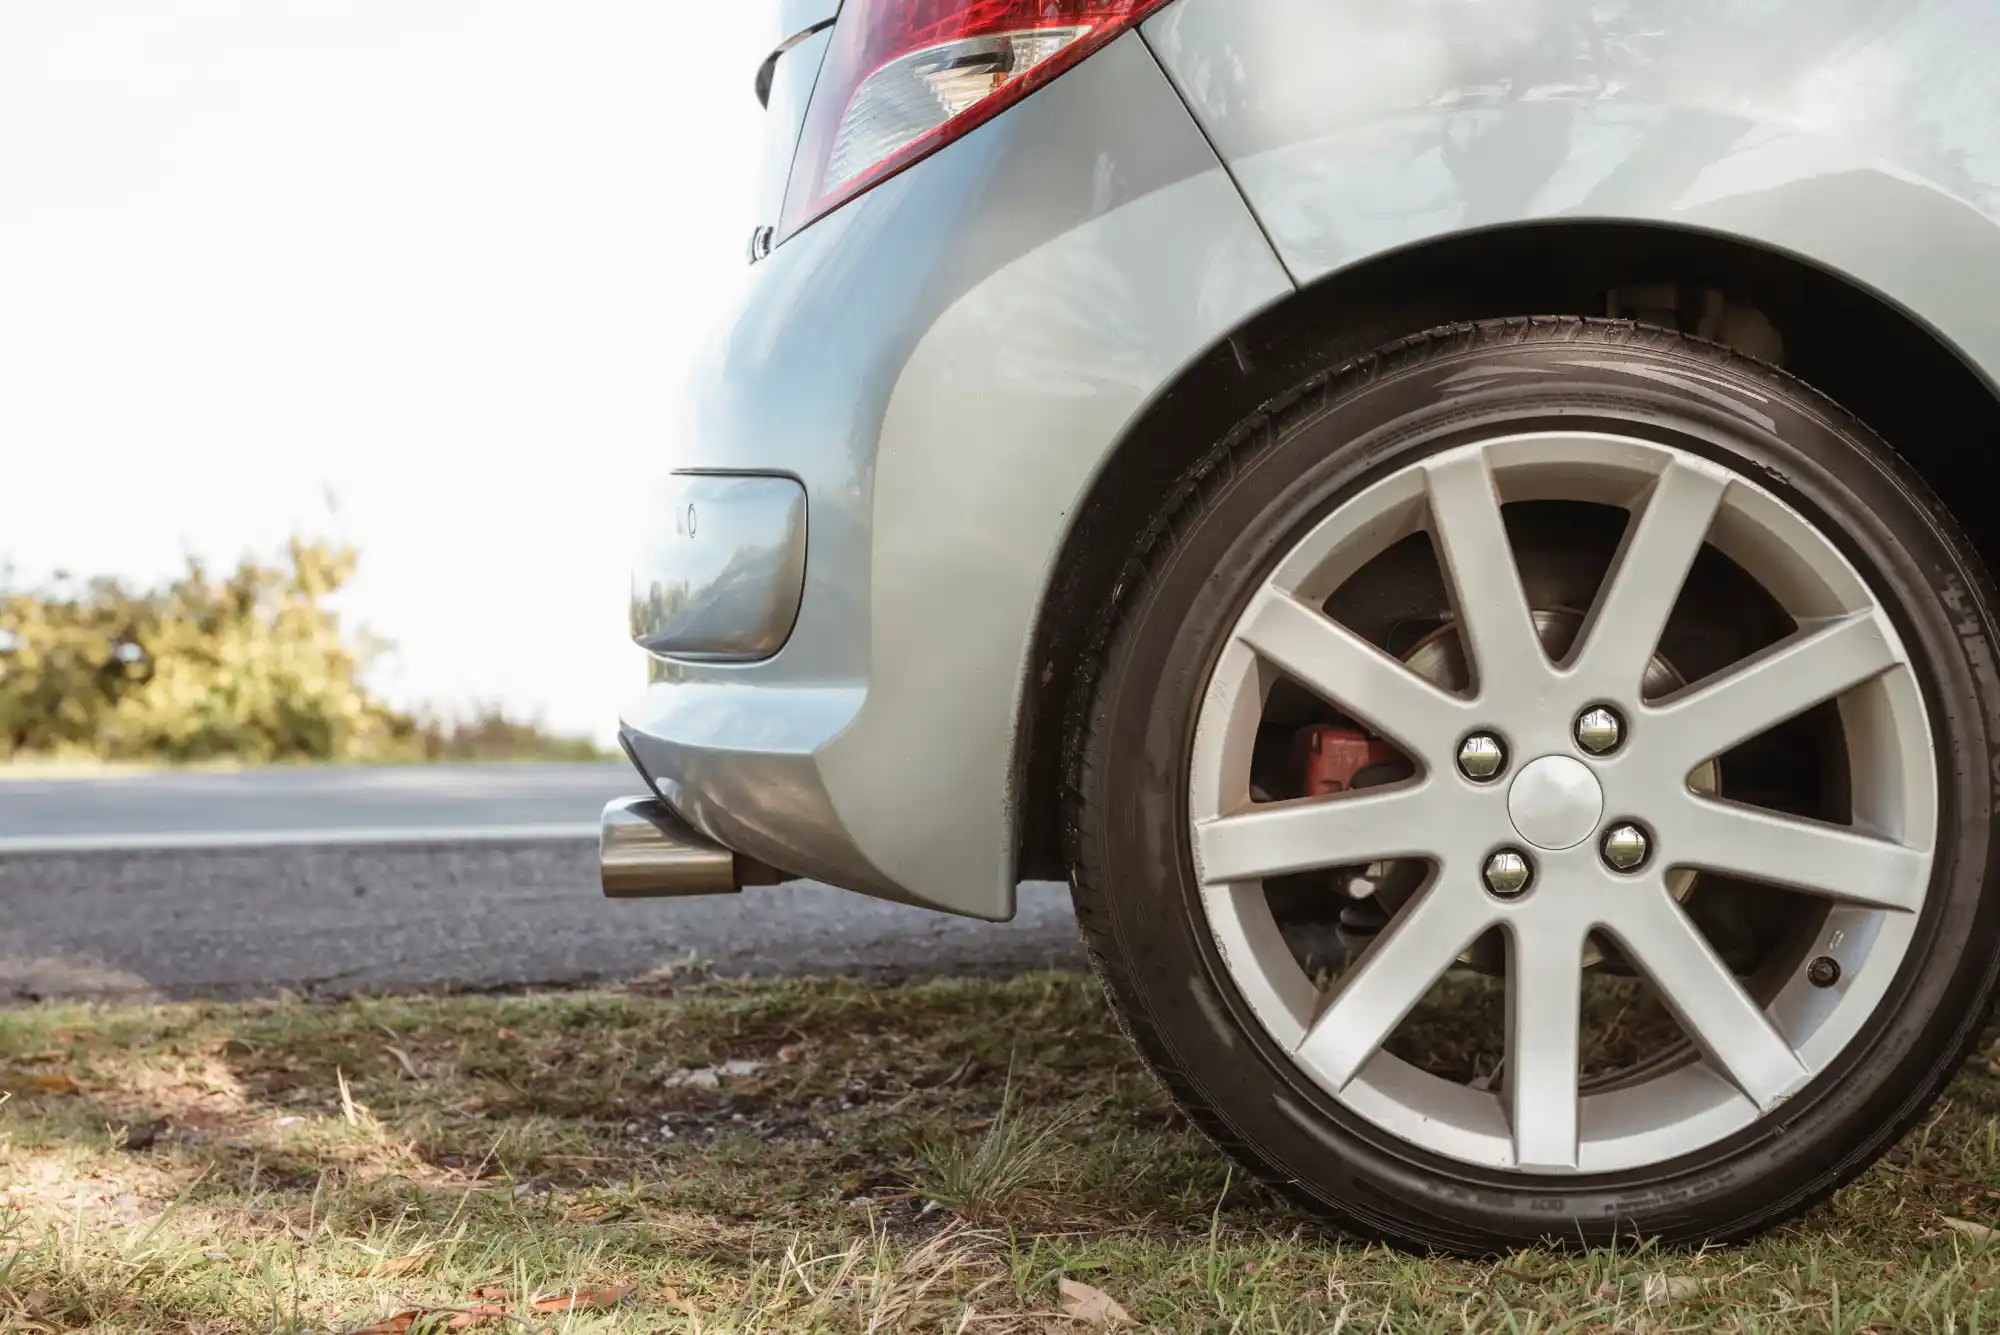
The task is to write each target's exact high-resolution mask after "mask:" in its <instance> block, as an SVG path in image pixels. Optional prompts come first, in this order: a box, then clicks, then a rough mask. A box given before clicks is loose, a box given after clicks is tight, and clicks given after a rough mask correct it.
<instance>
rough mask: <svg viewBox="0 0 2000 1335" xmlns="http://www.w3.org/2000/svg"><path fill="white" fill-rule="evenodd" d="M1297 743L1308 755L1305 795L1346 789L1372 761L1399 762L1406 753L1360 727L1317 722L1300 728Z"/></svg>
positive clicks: (1321, 794) (1312, 795) (1320, 795)
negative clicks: (1378, 739) (1373, 736)
mask: <svg viewBox="0 0 2000 1335" xmlns="http://www.w3.org/2000/svg"><path fill="white" fill-rule="evenodd" d="M1295 745H1296V746H1298V747H1299V749H1300V750H1301V751H1302V752H1303V753H1304V756H1305V765H1304V770H1305V796H1307V797H1325V796H1326V795H1327V794H1329V793H1344V792H1346V791H1347V790H1348V789H1350V788H1352V787H1353V786H1354V778H1355V776H1356V775H1358V774H1360V773H1361V771H1363V770H1365V769H1367V768H1368V767H1369V766H1371V765H1395V764H1397V763H1398V762H1400V761H1401V760H1402V759H1403V753H1402V752H1401V751H1398V750H1397V749H1396V748H1395V747H1393V746H1391V745H1390V744H1389V743H1387V742H1383V741H1377V740H1376V739H1374V738H1372V737H1370V736H1369V735H1368V734H1367V733H1365V732H1362V731H1361V730H1360V729H1358V728H1336V727H1333V726H1331V725H1330V724H1324V723H1321V724H1315V725H1314V726H1313V727H1310V728H1302V729H1300V731H1299V735H1298V740H1297V742H1296V743H1295Z"/></svg>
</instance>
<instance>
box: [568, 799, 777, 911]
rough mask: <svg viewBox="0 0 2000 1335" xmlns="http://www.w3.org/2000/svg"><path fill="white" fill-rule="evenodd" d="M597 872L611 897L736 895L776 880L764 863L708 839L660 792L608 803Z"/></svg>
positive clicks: (601, 826) (599, 839) (599, 837)
mask: <svg viewBox="0 0 2000 1335" xmlns="http://www.w3.org/2000/svg"><path fill="white" fill-rule="evenodd" d="M597 871H598V878H599V880H600V881H601V882H602V883H603V886H604V894H605V897H606V898H608V899H671V898H677V897H680V896H683V895H733V894H735V893H736V892H737V891H739V890H741V889H742V888H743V887H744V886H746V885H775V884H777V882H778V880H779V877H778V875H777V874H776V873H775V872H773V871H772V870H771V869H770V868H768V867H766V866H764V865H763V864H762V863H759V862H754V861H752V860H751V859H749V858H746V857H743V856H741V855H740V854H737V853H733V852H731V851H730V850H729V849H726V848H724V847H723V846H722V845H721V844H718V843H716V842H714V841H713V840H710V839H707V838H704V837H703V836H701V835H699V834H697V833H695V831H694V830H693V829H692V828H691V827H690V826H689V825H688V823H687V822H686V821H684V820H682V819H681V818H680V817H679V816H678V815H676V814H674V812H673V810H672V808H670V807H668V806H667V804H666V803H664V802H662V801H660V799H658V798H657V797H621V798H619V799H618V800H616V801H615V802H611V803H609V804H608V805H606V807H605V808H604V816H603V819H602V820H601V821H600V822H599V824H598V830H597Z"/></svg>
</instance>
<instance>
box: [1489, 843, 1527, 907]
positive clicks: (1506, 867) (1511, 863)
mask: <svg viewBox="0 0 2000 1335" xmlns="http://www.w3.org/2000/svg"><path fill="white" fill-rule="evenodd" d="M1534 874H1535V871H1534V868H1533V867H1530V866H1529V865H1528V859H1527V858H1526V857H1525V856H1524V855H1522V854H1520V853H1516V852H1515V851H1514V850H1513V849H1511V848H1503V849H1501V850H1500V851H1499V852H1498V853H1495V854H1494V855H1493V856H1492V857H1490V858H1488V859H1486V888H1487V889H1488V890H1491V891H1492V892H1493V893H1494V894H1496V895H1498V896H1500V898H1502V899H1512V898H1514V896H1516V895H1518V894H1520V893H1521V892H1522V891H1523V890H1526V889H1527V888H1528V882H1529V881H1530V880H1532V879H1533V878H1534Z"/></svg>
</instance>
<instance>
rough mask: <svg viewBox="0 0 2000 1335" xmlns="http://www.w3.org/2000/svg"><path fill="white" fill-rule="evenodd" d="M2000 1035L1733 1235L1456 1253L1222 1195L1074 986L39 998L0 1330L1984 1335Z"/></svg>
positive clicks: (15, 1123) (17, 1042) (1238, 1186)
mask: <svg viewBox="0 0 2000 1335" xmlns="http://www.w3.org/2000/svg"><path fill="white" fill-rule="evenodd" d="M1996 1060H2000V1049H1996V1048H1993V1047H1989V1049H1988V1051H1987V1052H1986V1054H1984V1055H1983V1056H1981V1057H1980V1058H1977V1059H1975V1061H1974V1063H1973V1064H1972V1066H1971V1067H1970V1068H1968V1071H1967V1073H1966V1074H1965V1075H1964V1076H1962V1077H1961V1078H1960V1079H1959V1081H1958V1082H1957V1083H1956V1084H1955V1085H1954V1086H1953V1088H1952V1090H1951V1093H1950V1096H1949V1099H1948V1101H1947V1102H1946V1103H1945V1104H1944V1105H1943V1106H1942V1107H1941V1108H1940V1110H1939V1111H1938V1113H1937V1115H1936V1116H1935V1117H1934V1118H1932V1119H1931V1120H1930V1122H1929V1123H1928V1124H1927V1125H1926V1126H1924V1127H1923V1128H1922V1129H1921V1130H1919V1131H1918V1132H1917V1133H1916V1134H1914V1135H1913V1136H1912V1137H1911V1138H1910V1139H1909V1140H1908V1142H1907V1143H1906V1144H1904V1145H1903V1146H1902V1147H1901V1148H1899V1149H1898V1150H1897V1151H1896V1152H1895V1154H1894V1155H1893V1156H1891V1159H1890V1161H1888V1162H1885V1163H1884V1164H1882V1165H1880V1166H1878V1167H1877V1168H1875V1169H1874V1170H1872V1171H1871V1172H1870V1173H1869V1174H1868V1175H1867V1176H1866V1177H1865V1178H1864V1179H1863V1180H1862V1181H1861V1182H1859V1183H1858V1184H1856V1185H1855V1186H1853V1187H1851V1188H1849V1189H1847V1190H1846V1191H1843V1192H1842V1193H1841V1194H1840V1195H1839V1196H1838V1197H1837V1198H1836V1199H1835V1200H1834V1201H1833V1202H1831V1203H1830V1204H1828V1205H1827V1206H1825V1207H1822V1208H1821V1209H1819V1210H1818V1211H1816V1212H1814V1213H1813V1214H1811V1215H1810V1216H1808V1217H1807V1218H1805V1219H1803V1220H1801V1221H1800V1222H1798V1223H1797V1224H1795V1225H1792V1226H1790V1227H1788V1228H1785V1229H1783V1230H1781V1231H1780V1232H1778V1233H1777V1234H1775V1235H1773V1236H1771V1237H1769V1238H1767V1239H1765V1240H1763V1241H1760V1242H1758V1243H1756V1244H1753V1245H1750V1246H1746V1247H1742V1248H1735V1249H1728V1250H1710V1251H1705V1252H1664V1253H1663V1252H1656V1251H1652V1250H1648V1249H1645V1248H1636V1249H1625V1250H1620V1251H1598V1252H1592V1253H1586V1254H1581V1255H1567V1254H1558V1253H1553V1252H1540V1251H1536V1252H1527V1253H1522V1254H1519V1255H1515V1256H1510V1257H1505V1258H1501V1259H1499V1260H1497V1261H1492V1262H1482V1263H1469V1262H1460V1261H1447V1260H1425V1259H1420V1258H1414V1257H1409V1256H1404V1255H1400V1254H1397V1253H1394V1252H1390V1251H1385V1250H1383V1249H1380V1248H1370V1247H1367V1246H1364V1245H1362V1244H1359V1243H1356V1242H1353V1241H1350V1240H1344V1239H1341V1238H1338V1237H1334V1236H1330V1235H1328V1234H1326V1233H1324V1232H1322V1231H1320V1230H1318V1229H1316V1228H1315V1227H1314V1226H1313V1225H1312V1224H1311V1223H1310V1222H1309V1221H1306V1220H1304V1219H1302V1218H1301V1217H1300V1216H1298V1215H1297V1214H1295V1213H1294V1212H1292V1211H1291V1210H1290V1209H1288V1208H1287V1207H1286V1206H1284V1205H1283V1204H1282V1203H1280V1202H1279V1201H1277V1200H1276V1199H1274V1198H1273V1197H1272V1196H1270V1195H1269V1194H1267V1193H1266V1192H1264V1191H1263V1190H1261V1189H1259V1188H1256V1187H1253V1186H1249V1185H1246V1184H1245V1183H1244V1182H1243V1181H1242V1180H1241V1178H1240V1177H1238V1176H1237V1175H1235V1174H1233V1173H1232V1171H1231V1169H1230V1166H1229V1165H1228V1163H1227V1162H1226V1161H1224V1160H1223V1159H1222V1158H1220V1157H1219V1156H1218V1155H1217V1154H1215V1153H1214V1152H1213V1151H1212V1150H1211V1149H1210V1148H1209V1147H1208V1146H1207V1145H1206V1144H1205V1143H1204V1142H1203V1141H1202V1140H1200V1139H1199V1138H1198V1137H1197V1136H1195V1135H1194V1134H1192V1133H1191V1132H1190V1131H1189V1130H1188V1129H1187V1128H1186V1126H1185V1125H1184V1123H1183V1122H1182V1121H1181V1120H1180V1118H1179V1117H1178V1116H1177V1115H1176V1114H1175V1113H1174V1112H1173V1110H1172V1109H1171V1108H1170V1107H1169V1106H1168V1105H1167V1104H1166V1103H1165V1101H1164V1100H1163V1099H1162V1097H1161V1096H1160V1095H1159V1093H1158V1092H1157V1091H1156V1089H1155V1088H1154V1086H1153V1083H1152V1081H1151V1079H1150V1078H1149V1077H1148V1076H1147V1075H1146V1073H1145V1072H1144V1071H1143V1070H1142V1069H1141V1068H1140V1067H1139V1065H1138V1064H1137V1062H1136V1061H1135V1060H1134V1058H1133V1056H1132V1055H1131V1053H1130V1052H1129V1050H1128V1049H1127V1047H1126V1046H1125V1044H1124V1042H1123V1040H1122V1039H1120V1038H1119V1037H1118V1035H1117V1032H1116V1029H1115V1027H1114V1026H1113V1025H1112V1023H1111V1022H1110V1019H1109V1017H1108V1015H1107V1014H1106V1012H1105V1010H1104V1007H1103V1005H1102V1002H1101V1001H1100V999H1099V997H1098V993H1097V990H1096V987H1095V985H1094V984H1093V983H1091V982H1089V981H1088V980H1084V979H1079V978H1075V977H1071V976H1066V975H1041V976H1031V977H1026V978H1020V979H1016V980H1013V981H1009V982H1003V983H987V982H947V983H934V984H928V985H924V986H914V987H880V986H871V985H866V984H862V983H856V982H844V981H831V982H771V983H754V984H750V983H740V984H739V983H717V982H683V983H674V982H671V981H670V982H665V983H661V984H658V985H653V986H646V987H638V988H633V989H630V990H622V991H615V992H593V993H567V994H557V995H540V996H464V997H450V998H437V999H384V1000H356V1001H350V1002H345V1003H341V1004H338V1005H322V1004H309V1003H306V1002H302V1001H281V1002H275V1003H267V1004H258V1005H249V1006H208V1005H190V1006H161V1007H120V1008H84V1007H76V1006H54V1005H51V1006H42V1007H38V1008H35V1009H29V1010H16V1011H8V1012H4V1013H0V1088H4V1089H6V1090H7V1091H9V1093H8V1095H7V1099H6V1102H5V1103H4V1105H0V1331H37V1332H45V1331H68V1330H91V1331H106V1332H120V1331H147V1332H153V1331H203V1332H211V1331H212V1332H248V1331H307V1330H311V1331H321V1332H330V1331H355V1330H363V1329H370V1328H373V1329H375V1330H378V1331H379V1330H390V1331H396V1330H409V1331H414V1332H423V1331H430V1330H443V1329H447V1328H452V1329H460V1328H468V1327H470V1326H472V1325H474V1324H478V1325H482V1326H484V1327H485V1328H490V1329H493V1330H496V1331H500V1330H517V1331H525V1330H530V1329H535V1330H548V1331H569V1332H608V1331H621V1332H641V1331H645V1332H652V1331H689V1332H718V1331H746V1332H747V1331H760V1332H761V1331H770V1332H785V1331H806V1330H830V1331H848V1330H852V1331H891V1330H911V1331H916V1330H924V1331H929V1330H945V1331H964V1332H971V1331H981V1332H983V1331H995V1330H998V1331H1009V1330H1044V1329H1072V1330H1074V1329H1080V1328H1081V1327H1080V1326H1079V1324H1078V1323H1076V1322H1072V1321H1067V1320H1065V1319H1064V1315H1063V1314H1064V1311H1065V1304H1066V1303H1067V1302H1074V1301H1075V1295H1076V1294H1077V1293H1079V1292H1087V1291H1085V1290H1076V1289H1074V1288H1073V1287H1070V1286H1069V1285H1066V1284H1065V1281H1068V1282H1070V1285H1073V1284H1074V1283H1079V1282H1080V1283H1082V1284H1084V1285H1088V1286H1090V1287H1091V1288H1092V1289H1095V1290H1100V1291H1102V1292H1103V1293H1105V1294H1108V1295H1110V1297H1111V1298H1112V1299H1114V1300H1115V1301H1116V1302H1117V1303H1118V1304H1120V1305H1122V1308H1123V1309H1124V1310H1126V1311H1128V1312H1129V1313H1130V1315H1131V1318H1132V1320H1133V1321H1134V1322H1135V1323H1137V1324H1138V1325H1141V1326H1145V1327H1151V1328H1156V1329H1163V1330H1175V1331H1202V1330H1213V1331H1301V1332H1303V1331H1326V1330H1333V1329H1344V1330H1356V1331H1363V1330H1377V1329H1390V1330H1399V1331H1400V1330H1417V1331H1422V1330H1454V1331H1456V1330H1464V1329H1468V1328H1471V1329H1497V1330H1519V1331H1530V1330H1533V1331H1551V1330H1619V1331H1625V1330H1641V1331H1644V1330H1659V1331H1665V1330H1690V1331H1692V1330H1746V1331H1792V1330H1843V1331H1858V1330H1880V1331H1902V1330H1937V1331H1947V1330H1949V1331H1954V1332H1959V1331H1975V1330H1985V1329H1990V1328H1992V1327H1994V1326H1995V1325H1996V1324H2000V1291H1996V1287H1995V1286H1996V1283H2000V1241H1996V1240H1995V1238H1994V1237H1993V1236H1992V1235H1985V1234H1981V1233H1980V1230H1979V1228H1978V1225H1981V1224H2000V1079H1996V1067H1995V1062H1996ZM127 1146H130V1147H129V1148H128V1147H127ZM1952 1221H1960V1222H1957V1223H1954V1222H1952ZM1066 1293H1067V1294H1068V1295H1069V1296H1067V1297H1066V1296H1065V1294H1066ZM446 1309H455V1310H456V1311H457V1313H458V1315H457V1317H456V1320H457V1321H458V1322H459V1325H457V1326H452V1325H451V1324H450V1323H451V1322H452V1321H453V1320H454V1317H453V1313H452V1311H450V1310H446ZM410 1313H424V1314H425V1315H421V1316H409V1315H403V1316H401V1319H400V1320H399V1314H410Z"/></svg>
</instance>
